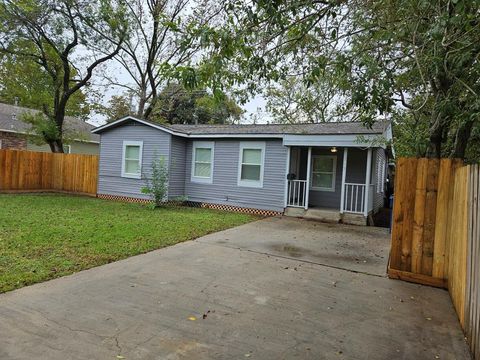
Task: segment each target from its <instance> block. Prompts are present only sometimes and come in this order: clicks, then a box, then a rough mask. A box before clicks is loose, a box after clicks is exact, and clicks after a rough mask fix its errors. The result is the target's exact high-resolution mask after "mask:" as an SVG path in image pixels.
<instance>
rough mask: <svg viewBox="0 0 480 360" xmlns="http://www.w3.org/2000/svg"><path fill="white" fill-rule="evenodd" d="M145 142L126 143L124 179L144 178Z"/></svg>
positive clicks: (124, 144) (123, 168) (123, 162)
mask: <svg viewBox="0 0 480 360" xmlns="http://www.w3.org/2000/svg"><path fill="white" fill-rule="evenodd" d="M142 153H143V141H124V142H123V155H122V177H127V178H134V179H140V178H141V177H142Z"/></svg>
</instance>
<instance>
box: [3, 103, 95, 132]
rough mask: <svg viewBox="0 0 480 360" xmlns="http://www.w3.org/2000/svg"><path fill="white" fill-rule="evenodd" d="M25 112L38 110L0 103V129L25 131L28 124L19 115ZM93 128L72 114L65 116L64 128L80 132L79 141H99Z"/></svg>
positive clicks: (28, 126) (27, 128)
mask: <svg viewBox="0 0 480 360" xmlns="http://www.w3.org/2000/svg"><path fill="white" fill-rule="evenodd" d="M27 112H33V113H37V112H39V110H34V109H29V108H25V107H21V106H15V105H9V104H3V103H0V131H2V130H3V131H9V132H16V133H21V134H24V133H27V132H28V131H29V129H30V125H29V124H27V123H24V122H23V121H21V120H20V115H21V114H24V113H27ZM14 114H15V115H14ZM94 128H95V127H94V126H92V125H90V124H88V123H86V122H85V121H83V120H81V119H78V118H75V117H72V116H66V117H65V122H64V129H65V130H68V131H73V132H76V133H79V134H81V138H80V139H78V140H79V141H82V140H83V141H91V142H100V136H99V135H97V134H92V133H91V130H92V129H94Z"/></svg>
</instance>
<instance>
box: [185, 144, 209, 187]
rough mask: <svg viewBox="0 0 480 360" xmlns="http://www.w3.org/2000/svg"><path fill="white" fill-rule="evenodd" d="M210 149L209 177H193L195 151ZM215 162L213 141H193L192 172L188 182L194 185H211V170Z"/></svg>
mask: <svg viewBox="0 0 480 360" xmlns="http://www.w3.org/2000/svg"><path fill="white" fill-rule="evenodd" d="M198 148H200V149H210V150H211V154H212V157H211V159H210V176H208V177H207V176H195V157H196V155H195V154H196V152H197V149H198ZM214 161H215V142H214V141H194V142H193V145H192V170H191V176H190V180H191V181H192V182H195V183H203V184H212V183H213V169H214Z"/></svg>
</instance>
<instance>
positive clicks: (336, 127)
mask: <svg viewBox="0 0 480 360" xmlns="http://www.w3.org/2000/svg"><path fill="white" fill-rule="evenodd" d="M389 124H390V123H389V122H387V121H379V122H376V123H375V124H374V125H373V126H372V128H367V127H365V126H364V125H363V124H362V123H360V122H328V123H316V124H257V125H253V124H249V125H178V124H175V125H163V126H165V127H166V128H168V129H171V130H173V131H175V132H180V133H184V134H188V135H223V134H225V135H236V134H242V135H247V134H252V135H263V134H265V135H275V134H278V135H283V134H295V135H327V134H328V135H335V134H356V135H361V134H383V133H384V132H385V130H386V128H387V127H388V125H389Z"/></svg>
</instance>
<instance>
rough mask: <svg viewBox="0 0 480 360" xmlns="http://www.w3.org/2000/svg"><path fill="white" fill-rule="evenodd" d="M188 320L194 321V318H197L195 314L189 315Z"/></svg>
mask: <svg viewBox="0 0 480 360" xmlns="http://www.w3.org/2000/svg"><path fill="white" fill-rule="evenodd" d="M188 320H190V321H195V320H197V318H196V317H195V316H190V317H189V318H188Z"/></svg>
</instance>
